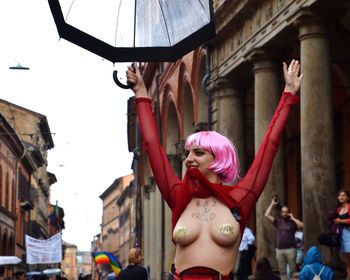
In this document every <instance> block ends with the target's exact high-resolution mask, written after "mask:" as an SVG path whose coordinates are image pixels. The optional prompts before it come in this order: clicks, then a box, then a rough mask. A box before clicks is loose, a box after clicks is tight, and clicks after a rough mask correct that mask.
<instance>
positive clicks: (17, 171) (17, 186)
mask: <svg viewBox="0 0 350 280" xmlns="http://www.w3.org/2000/svg"><path fill="white" fill-rule="evenodd" d="M22 145H23V144H22ZM26 152H27V150H26V148H25V146H24V145H23V152H22V154H21V155H20V156H19V157H18V158H17V159H16V165H15V170H16V200H15V204H16V205H15V206H17V198H18V194H19V162H20V161H21V160H22V159H23V158H24V157H25V155H26ZM31 177H32V174H30V178H31ZM18 207H19V209H20V208H21V205H20V203H19V205H18ZM16 211H18V209H17V207H16ZM16 215H17V213H16ZM19 215H21V211H20V210H19ZM30 221H31V220H30V213H29V220H28V227H30ZM14 239H15V240H14V241H15V244H14V245H15V246H14V250H15V251H14V254H15V255H16V247H17V222H16V223H15V232H14ZM21 259H22V256H21ZM24 261H25V260H24Z"/></svg>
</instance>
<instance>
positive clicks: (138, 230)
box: [133, 125, 143, 248]
mask: <svg viewBox="0 0 350 280" xmlns="http://www.w3.org/2000/svg"><path fill="white" fill-rule="evenodd" d="M135 142H136V145H135V146H136V147H135V149H134V150H133V153H134V158H133V161H134V162H133V172H134V175H135V176H134V186H135V188H136V201H135V204H136V217H135V218H136V223H135V244H133V246H135V247H140V248H141V236H142V217H143V216H142V203H141V186H140V184H139V162H140V160H139V158H140V149H141V137H140V128H139V126H138V125H135Z"/></svg>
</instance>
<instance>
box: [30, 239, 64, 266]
mask: <svg viewBox="0 0 350 280" xmlns="http://www.w3.org/2000/svg"><path fill="white" fill-rule="evenodd" d="M26 251H27V252H26V254H27V264H37V263H60V262H61V261H62V238H61V233H57V234H55V235H53V236H51V237H50V238H49V239H45V240H41V239H35V238H33V237H30V236H29V235H26Z"/></svg>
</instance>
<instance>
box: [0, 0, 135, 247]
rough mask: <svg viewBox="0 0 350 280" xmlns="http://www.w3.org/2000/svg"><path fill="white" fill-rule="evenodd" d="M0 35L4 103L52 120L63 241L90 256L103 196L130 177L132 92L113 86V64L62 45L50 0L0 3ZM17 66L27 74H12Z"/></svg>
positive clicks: (51, 163)
mask: <svg viewBox="0 0 350 280" xmlns="http://www.w3.org/2000/svg"><path fill="white" fill-rule="evenodd" d="M0 35H1V50H0V98H1V99H5V100H7V101H9V102H11V103H14V104H17V105H19V106H22V107H25V108H27V109H29V110H32V111H35V112H37V113H40V114H43V115H45V116H46V117H47V120H48V123H49V126H50V130H51V132H52V133H53V134H52V138H53V140H54V144H55V147H54V148H53V149H51V150H49V154H48V171H49V172H51V173H54V174H55V175H56V177H57V180H58V182H57V183H55V184H54V185H52V186H51V203H52V204H54V203H55V202H56V200H57V201H58V204H59V206H61V207H63V208H64V210H65V214H66V215H65V223H66V229H65V230H63V240H64V241H66V242H68V243H72V244H75V245H77V246H78V250H86V251H88V250H90V245H91V244H90V243H91V241H92V239H93V237H94V236H95V235H96V234H98V233H99V232H100V224H101V222H102V202H101V200H100V198H99V195H101V194H102V193H103V192H104V190H106V189H107V188H108V187H109V186H110V185H111V184H112V183H113V182H114V180H115V179H116V178H119V177H121V176H124V175H127V174H130V173H131V172H132V170H131V168H130V167H131V159H132V156H131V154H130V153H129V152H128V148H127V133H126V120H127V118H126V110H127V108H126V105H127V100H128V98H129V97H130V96H132V93H131V91H130V90H122V89H119V88H118V87H117V86H116V85H115V83H114V81H113V79H112V72H113V70H114V69H115V68H114V66H113V64H112V63H111V62H109V61H105V60H103V59H101V58H100V57H98V56H97V55H95V54H92V53H90V52H88V51H86V50H84V49H82V48H80V47H78V46H75V45H73V44H71V43H69V42H67V41H65V40H64V39H61V40H59V37H58V33H57V29H56V26H55V24H54V21H53V18H52V15H51V12H50V9H49V5H48V2H47V0H1V1H0ZM18 62H19V63H21V64H22V65H23V66H27V67H30V70H29V71H23V70H9V67H10V66H14V65H16V64H17V63H18ZM123 67H124V68H125V65H123V66H122V67H121V68H120V69H121V70H120V71H124V68H123ZM125 69H126V68H125Z"/></svg>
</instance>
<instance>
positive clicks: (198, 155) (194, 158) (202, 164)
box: [185, 146, 215, 178]
mask: <svg viewBox="0 0 350 280" xmlns="http://www.w3.org/2000/svg"><path fill="white" fill-rule="evenodd" d="M214 159H215V157H214V155H213V154H212V153H209V152H208V151H207V150H205V149H203V148H202V147H198V146H193V147H190V148H189V149H188V150H187V158H186V159H185V166H186V168H193V167H195V168H198V169H199V170H200V171H201V172H202V174H203V175H204V176H205V177H207V178H208V176H211V175H212V174H215V173H214V172H213V171H211V170H209V168H208V167H209V166H210V164H211V163H212V162H213V161H214Z"/></svg>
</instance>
